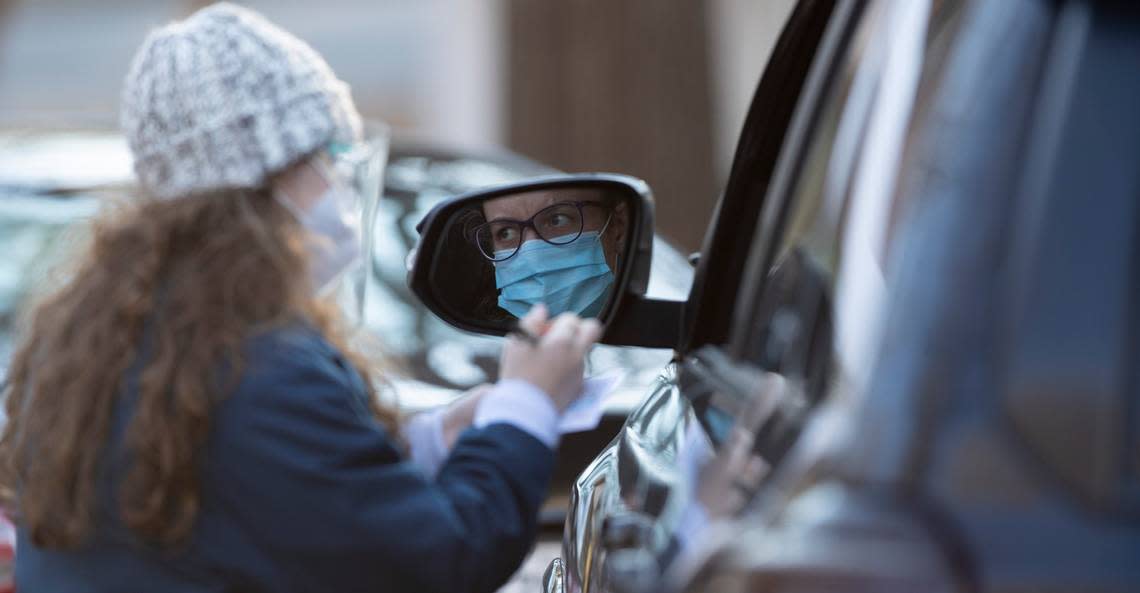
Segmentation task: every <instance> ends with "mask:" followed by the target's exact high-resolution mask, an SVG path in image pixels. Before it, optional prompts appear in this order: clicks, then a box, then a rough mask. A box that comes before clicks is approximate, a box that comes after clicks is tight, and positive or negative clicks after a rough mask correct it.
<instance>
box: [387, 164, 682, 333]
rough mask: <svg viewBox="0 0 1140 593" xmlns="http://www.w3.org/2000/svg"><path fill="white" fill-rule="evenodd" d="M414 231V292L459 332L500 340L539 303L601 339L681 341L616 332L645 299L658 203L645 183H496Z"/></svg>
mask: <svg viewBox="0 0 1140 593" xmlns="http://www.w3.org/2000/svg"><path fill="white" fill-rule="evenodd" d="M416 228H417V230H419V232H420V242H419V246H418V247H417V249H416V252H415V254H414V255H413V256H412V257H411V259H410V260H409V262H408V266H409V284H410V285H411V288H412V291H413V292H415V294H416V296H418V297H419V298H420V300H421V301H423V303H424V304H425V305H427V307H428V308H429V309H430V310H431V311H432V312H433V313H435V314H436V315H438V316H439V317H440V318H441V319H443V320H444V321H446V322H448V323H450V324H452V325H454V326H456V327H458V328H460V329H464V330H467V331H472V332H477V333H483V334H491V335H504V334H506V333H507V332H509V331H511V330H512V329H514V327H515V323H516V322H517V320H518V318H519V317H521V316H522V315H524V314H525V313H526V312H527V311H528V310H530V308H531V306H533V305H535V304H537V303H543V304H545V305H546V306H547V308H548V309H549V310H550V312H551V315H552V316H553V315H558V314H560V313H563V312H567V311H569V312H573V313H576V314H578V315H581V316H584V317H595V318H597V319H598V320H599V321H601V322H602V323H603V325H605V326H606V328H607V329H606V332H605V334H604V335H603V338H602V341H603V342H607V343H611V344H615V343H623V344H638V345H656V346H661V345H670V346H671V345H673V344H675V343H676V336H675V335H672V336H669V337H668V338H667V339H665V340H664V341H665V342H668V344H657V343H653V344H646V343H643V341H639V340H633V341H630V339H629V336H624V337H623V334H624V333H625V332H622V331H618V332H614V331H612V330H613V329H614V328H613V327H611V324H612V323H613V322H614V321H615V319H616V318H617V316H618V310H619V308H622V309H626V308H629V306H630V305H629V303H630V302H631V301H646V300H645V299H643V298H642V297H644V295H645V290H646V288H647V286H648V284H649V264H650V260H651V258H652V252H653V197H652V195H651V194H650V191H649V186H648V185H647V184H646V183H645V182H644V181H641V180H640V179H636V178H633V177H628V176H625V175H612V174H583V175H557V176H551V177H540V178H537V179H532V180H529V181H525V182H521V183H513V184H509V185H503V186H498V187H494V188H491V189H487V190H482V191H477V192H474V193H469V194H465V195H462V196H459V197H456V198H452V199H450V200H447V201H445V202H442V203H440V204H439V205H437V206H436V207H435V208H433V209H432V210H431V211H430V212H429V213H428V214H427V216H425V217H424V219H423V220H422V221H421V222H420V224H419V225H418V226H417V227H416ZM646 302H649V301H646ZM673 304H674V305H676V306H677V308H676V312H675V313H676V317H677V327H678V328H679V327H680V305H681V303H673ZM667 325H669V324H667ZM674 333H675V332H674ZM657 341H661V340H657Z"/></svg>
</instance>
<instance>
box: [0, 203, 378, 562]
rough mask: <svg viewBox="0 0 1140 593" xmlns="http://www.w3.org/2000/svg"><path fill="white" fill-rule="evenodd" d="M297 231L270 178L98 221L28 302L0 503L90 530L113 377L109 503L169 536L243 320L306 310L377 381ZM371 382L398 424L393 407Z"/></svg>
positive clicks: (173, 538) (70, 530)
mask: <svg viewBox="0 0 1140 593" xmlns="http://www.w3.org/2000/svg"><path fill="white" fill-rule="evenodd" d="M301 232H302V231H301V228H300V225H298V224H297V223H296V221H295V220H294V219H293V217H292V216H291V215H290V214H289V213H288V212H287V211H286V210H285V209H284V208H283V207H282V206H281V205H280V204H279V203H278V202H277V201H276V200H274V199H273V198H272V196H271V194H270V193H269V191H268V190H252V191H248V190H247V191H223V192H215V193H209V194H202V195H196V196H190V197H185V198H180V199H177V200H172V201H159V200H154V199H144V200H140V201H138V202H136V203H134V204H131V205H127V206H126V207H125V208H121V209H118V210H116V211H115V212H113V213H111V214H109V215H108V216H106V217H104V218H102V219H101V220H100V221H98V222H96V223H95V224H94V229H93V233H92V237H91V246H90V248H89V249H88V250H87V251H86V254H85V256H84V257H83V258H82V259H81V260H80V262H79V264H78V267H77V268H76V269H75V271H74V272H72V273H71V274H70V279H69V281H67V282H66V283H64V284H63V285H62V286H61V287H60V288H59V289H58V290H56V291H55V292H54V293H51V294H49V295H47V296H46V298H44V299H43V300H42V301H41V302H40V303H39V304H38V305H37V306H36V307H35V308H34V309H33V310H32V315H31V317H30V319H29V323H28V325H27V327H26V329H27V332H26V334H25V336H26V337H25V339H24V340H23V342H22V343H21V345H20V346H19V347H18V349H17V351H16V353H15V355H14V357H13V359H12V364H11V367H10V369H9V377H8V384H7V386H6V387H5V389H4V391H5V393H4V395H5V396H6V404H5V405H6V412H7V416H8V422H7V425H6V426H5V427H4V429H3V434H2V435H0V503H3V504H4V505H5V507H6V509H7V511H8V512H10V513H13V514H14V515H15V517H16V519H17V521H19V522H20V523H21V524H23V525H24V526H25V527H26V528H27V529H28V532H29V534H30V536H31V539H32V541H33V542H34V543H35V544H36V545H39V546H44V547H53V548H61V549H62V548H69V547H75V546H78V545H80V544H81V543H82V542H83V541H84V540H85V538H86V537H87V536H88V534H89V533H90V532H91V529H92V525H93V522H94V518H95V516H96V509H97V507H98V504H99V501H98V496H97V493H98V480H99V472H100V471H103V468H104V465H103V464H104V457H105V456H106V455H107V452H108V451H109V447H110V445H111V443H109V442H108V440H109V439H110V434H111V423H112V422H113V419H114V418H115V408H116V406H119V405H122V403H123V402H122V399H123V397H124V396H123V394H124V393H125V392H129V393H130V394H131V395H132V396H133V398H134V400H133V401H132V402H131V405H132V414H131V415H130V417H129V420H127V423H126V425H125V431H124V433H123V437H122V451H123V453H125V456H124V459H127V460H128V464H127V466H126V470H125V473H124V474H123V475H122V479H121V480H119V481H118V483H116V487H117V488H118V490H117V505H118V512H119V514H120V516H121V518H122V520H123V522H124V524H125V525H126V526H127V527H128V528H129V529H130V530H131V531H132V532H133V533H135V534H136V535H138V536H140V537H142V538H143V539H145V540H147V541H154V542H159V543H164V544H171V543H176V542H178V541H179V540H182V539H184V538H185V537H186V536H187V535H188V534H189V532H190V529H191V527H192V526H193V523H194V521H195V518H196V516H197V512H198V509H199V506H200V496H199V482H198V466H197V465H196V464H197V463H198V462H199V456H200V451H201V449H202V446H203V444H204V442H205V439H206V436H207V433H208V429H209V426H210V415H211V410H212V408H213V406H214V404H215V403H216V402H217V401H218V400H219V399H220V398H221V397H224V396H225V395H226V394H227V393H228V392H229V391H230V390H232V388H233V387H235V386H236V383H237V380H238V379H239V378H240V374H241V369H242V360H241V351H242V345H243V343H244V342H245V341H246V340H247V339H248V338H249V337H250V336H252V335H254V334H256V333H258V332H261V331H264V330H267V329H271V328H273V327H278V326H281V325H285V324H289V323H294V322H297V321H298V320H305V321H306V322H307V323H309V324H311V325H312V326H314V327H315V328H316V329H317V330H318V331H320V332H321V333H322V334H323V335H324V336H325V337H326V338H327V339H329V341H330V342H332V343H333V344H334V345H335V346H337V347H338V348H339V349H340V350H341V351H342V352H344V353H345V355H346V357H347V358H348V359H349V360H350V361H351V362H352V364H353V365H354V366H355V367H356V368H357V370H358V371H360V373H361V375H362V376H363V377H365V379H366V380H365V384H367V385H369V388H370V390H371V389H373V388H372V385H373V383H372V381H371V380H369V379H370V376H371V375H373V374H374V371H375V369H374V368H373V367H371V366H370V365H368V364H366V363H365V361H364V359H363V358H362V357H360V356H358V355H356V354H353V353H352V352H351V351H350V350H349V349H348V348H347V339H346V337H347V332H346V331H345V329H344V328H343V327H342V326H343V324H342V323H341V322H340V318H339V315H338V311H337V309H336V308H335V307H334V306H332V305H331V304H329V303H326V302H322V301H319V300H318V299H316V298H315V297H314V296H313V293H312V290H311V287H310V286H309V281H308V279H309V274H308V269H307V265H308V264H307V262H306V257H305V255H304V249H303V243H302V242H303V239H302V235H301ZM144 343H145V346H144V345H143V344H144ZM128 377H130V378H132V380H134V381H136V382H137V383H135V384H133V385H132V389H129V390H127V389H124V387H125V382H126V380H127V378H128ZM370 395H372V396H373V397H371V398H370V401H372V402H373V410H372V411H373V413H374V414H375V415H376V417H377V419H378V420H379V421H380V422H381V423H382V424H383V425H385V426H386V427H388V428H389V429H392V430H393V433H394V434H395V429H396V427H397V420H398V419H397V415H396V412H395V410H394V409H393V408H391V407H388V406H386V405H384V404H382V403H381V402H380V400H379V398H378V397H376V394H375V393H371V394H370Z"/></svg>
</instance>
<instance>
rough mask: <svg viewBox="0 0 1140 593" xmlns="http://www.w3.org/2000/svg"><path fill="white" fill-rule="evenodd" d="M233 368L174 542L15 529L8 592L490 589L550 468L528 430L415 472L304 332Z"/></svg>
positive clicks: (505, 568) (336, 365)
mask: <svg viewBox="0 0 1140 593" xmlns="http://www.w3.org/2000/svg"><path fill="white" fill-rule="evenodd" d="M245 364H246V366H245V370H244V372H243V375H242V379H241V382H240V384H239V385H238V387H237V389H236V391H235V392H233V393H232V394H231V395H230V396H229V397H227V398H226V399H225V400H224V401H223V402H221V403H220V404H218V406H217V407H216V409H215V411H214V412H213V416H212V419H211V420H212V427H211V434H210V437H209V440H208V446H207V448H206V450H205V451H204V459H203V470H202V474H201V492H202V508H201V510H200V512H199V516H198V520H197V524H196V526H195V529H194V531H193V534H192V537H191V538H190V540H189V541H188V542H187V543H186V544H185V545H183V546H182V547H181V548H179V549H177V550H169V549H160V548H157V547H154V546H149V545H144V544H142V543H141V542H139V541H138V540H137V539H136V538H134V537H133V536H132V535H131V534H130V533H129V532H127V531H126V530H125V529H124V528H123V526H122V525H121V524H120V523H119V522H118V521H117V520H115V519H114V518H113V517H110V515H111V513H110V512H107V513H106V514H107V515H108V517H104V520H103V521H101V523H100V525H99V526H98V528H97V529H96V533H94V534H93V536H92V538H91V539H90V541H89V542H88V543H87V544H86V545H84V546H83V547H82V548H81V549H79V550H75V551H64V552H59V551H50V550H44V549H40V548H37V547H35V546H33V545H32V544H31V542H30V541H29V540H28V538H27V534H26V533H25V532H23V531H22V530H20V532H19V539H18V542H17V553H16V581H17V589H18V590H19V591H20V592H21V593H40V592H42V593H79V592H92V593H94V592H108V593H111V592H113V593H131V592H139V593H158V592H170V593H175V592H178V593H181V592H186V593H189V592H202V591H273V592H287V591H321V592H336V591H369V592H379V591H416V592H430V591H448V592H452V591H454V592H459V591H477V592H478V591H484V592H490V591H494V590H495V589H497V588H498V587H500V586H501V585H502V584H503V583H504V582H505V581H506V580H507V579H508V578H509V577H510V575H511V573H512V572H514V570H515V569H516V568H517V567H518V565H519V564H520V562H521V561H522V559H523V557H524V556H525V554H526V552H527V551H528V549H529V548H530V546H531V545H532V543H533V540H534V537H535V534H536V532H537V516H538V509H539V506H540V505H541V503H542V500H543V497H544V496H545V493H546V490H547V486H548V482H549V479H550V474H551V471H552V468H553V464H554V453H553V452H552V451H551V450H550V449H549V448H547V447H546V446H545V445H543V444H542V443H541V442H539V441H538V440H537V439H535V438H533V437H531V436H530V435H528V434H526V433H524V432H522V431H520V430H518V429H516V428H514V427H511V426H508V425H505V424H495V425H491V426H489V427H487V428H484V429H482V430H474V429H472V430H468V431H467V432H466V433H465V434H464V435H463V436H462V437H461V438H460V440H459V442H458V443H457V444H456V445H455V448H454V449H453V451H452V454H451V456H450V458H449V459H448V460H447V462H446V463H445V465H444V466H443V468H442V469H441V470H440V472H439V475H438V476H437V477H436V478H435V480H434V481H429V480H428V479H426V478H425V477H424V476H423V475H422V474H421V473H420V471H419V470H418V469H417V468H416V467H414V466H412V465H411V464H410V463H408V462H407V461H405V460H404V459H403V458H402V456H401V454H400V452H399V451H398V450H397V448H396V447H395V446H394V443H393V439H392V436H391V435H390V434H387V433H386V432H385V430H384V429H383V428H381V426H380V425H379V424H377V423H376V422H375V421H374V420H373V419H372V417H371V416H370V415H369V413H368V408H367V400H366V399H365V398H366V395H365V391H364V389H363V384H362V383H361V379H360V377H359V375H357V374H356V373H355V372H354V371H353V370H351V367H350V366H349V365H348V364H347V363H346V362H345V360H344V359H343V358H341V356H340V355H339V354H338V353H337V352H336V351H335V350H334V349H333V348H332V346H331V345H329V344H328V343H327V342H325V341H324V340H323V339H321V338H320V337H319V336H318V335H316V334H315V333H314V332H312V331H311V330H308V329H305V328H299V327H295V328H289V329H284V330H277V331H274V332H270V333H267V334H265V335H262V336H260V337H258V338H255V339H253V340H251V342H250V344H249V348H248V349H247V355H246V361H245ZM127 408H129V406H127ZM127 413H129V411H128V412H127ZM123 424H124V423H123V422H122V418H120V419H119V422H118V429H117V430H116V431H114V432H115V433H118V434H121V428H122V425H123ZM117 440H118V437H116V436H113V437H112V441H117ZM114 475H115V472H108V478H107V479H106V480H105V484H103V485H104V490H105V492H107V493H110V492H113V490H114V482H115V478H114V477H113V476H114ZM105 498H110V495H109V494H108V495H107V496H105ZM104 506H105V507H106V509H108V510H109V509H111V508H113V505H111V504H105V505H104Z"/></svg>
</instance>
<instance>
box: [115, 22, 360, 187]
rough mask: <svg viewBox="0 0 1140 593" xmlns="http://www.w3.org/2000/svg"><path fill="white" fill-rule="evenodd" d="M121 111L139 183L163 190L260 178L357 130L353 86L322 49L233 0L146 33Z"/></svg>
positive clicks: (252, 183)
mask: <svg viewBox="0 0 1140 593" xmlns="http://www.w3.org/2000/svg"><path fill="white" fill-rule="evenodd" d="M120 115H121V120H122V128H123V133H124V134H125V135H126V137H127V141H128V143H129V144H130V147H131V152H132V154H133V156H134V165H135V173H136V174H137V175H138V177H139V182H140V183H141V184H142V186H143V188H144V189H145V190H146V191H147V193H149V194H151V195H153V196H156V197H160V198H175V197H179V196H185V195H189V194H193V193H198V192H203V191H209V190H218V189H227V188H257V187H262V186H264V185H265V184H266V182H267V179H268V178H269V177H270V176H271V175H273V174H274V173H277V172H278V171H281V170H282V169H284V168H286V167H287V166H288V165H290V164H292V163H294V162H296V161H298V160H299V159H301V158H302V157H304V156H306V155H309V154H311V153H312V152H314V151H315V150H317V149H319V148H322V147H324V146H326V145H328V144H329V143H332V142H337V143H351V142H353V141H356V140H358V139H359V138H360V129H361V126H360V114H359V113H358V112H357V111H356V107H355V106H354V105H353V103H352V97H351V96H350V95H349V90H348V85H346V84H345V83H344V82H342V81H340V80H338V79H337V78H336V76H335V75H334V74H333V72H332V70H331V69H330V68H329V66H328V64H326V63H325V61H324V60H323V59H321V57H320V56H319V55H318V54H317V52H316V51H314V50H313V49H312V48H311V47H309V46H308V45H307V44H306V43H305V42H303V41H301V40H300V39H297V38H296V37H294V36H293V35H290V34H289V33H287V32H285V31H284V30H282V29H280V28H278V27H276V26H274V25H273V24H272V23H270V22H269V21H267V20H266V19H265V18H264V17H262V16H261V15H259V14H258V13H256V12H254V11H252V10H249V9H247V8H243V7H240V6H235V5H233V4H229V3H218V4H213V5H211V6H208V7H206V8H203V9H201V10H199V11H197V12H195V13H194V14H193V15H191V16H190V17H189V18H187V19H186V20H184V21H179V22H174V23H171V24H169V25H166V26H164V27H161V28H159V29H157V30H155V31H154V32H152V33H151V34H150V35H149V36H147V38H146V40H145V41H144V42H143V44H142V47H141V48H139V50H138V53H137V54H136V55H135V58H134V60H133V62H132V63H131V67H130V71H129V73H128V74H127V80H126V84H125V85H124V89H123V99H122V111H121V114H120Z"/></svg>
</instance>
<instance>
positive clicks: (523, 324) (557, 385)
mask: <svg viewBox="0 0 1140 593" xmlns="http://www.w3.org/2000/svg"><path fill="white" fill-rule="evenodd" d="M519 327H520V328H522V329H523V330H524V331H526V332H527V333H529V334H530V335H532V336H535V337H536V340H535V342H534V343H529V342H527V341H526V340H523V339H521V338H517V337H511V338H510V339H508V340H507V345H506V347H504V348H503V356H502V360H501V363H500V368H501V371H500V377H501V378H502V379H521V380H523V381H527V382H529V383H531V384H532V385H534V386H535V387H537V388H539V389H541V390H542V391H544V392H545V393H546V394H547V395H548V396H549V397H550V401H551V402H552V403H553V404H554V407H555V408H557V409H558V411H559V412H561V411H562V410H565V409H566V407H567V406H569V405H570V404H571V403H573V401H574V400H576V399H578V396H579V395H581V393H582V375H583V374H584V373H585V359H586V354H587V353H588V352H589V351H590V347H592V346H593V345H594V343H595V342H597V341H598V338H600V337H601V336H602V325H601V324H600V323H598V321H597V320H596V319H581V318H579V317H578V316H576V315H574V314H572V313H563V314H562V315H559V316H558V317H557V318H555V319H554V321H553V322H551V321H548V319H547V313H546V307H544V306H542V305H535V306H534V308H532V309H531V310H530V312H529V313H527V314H526V315H525V316H523V318H522V319H520V320H519Z"/></svg>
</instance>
